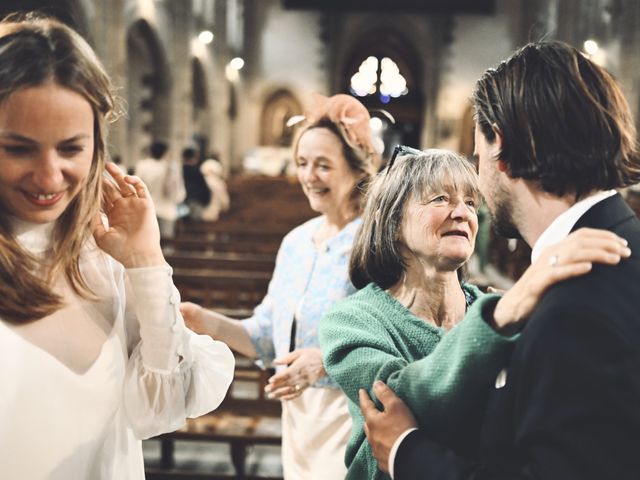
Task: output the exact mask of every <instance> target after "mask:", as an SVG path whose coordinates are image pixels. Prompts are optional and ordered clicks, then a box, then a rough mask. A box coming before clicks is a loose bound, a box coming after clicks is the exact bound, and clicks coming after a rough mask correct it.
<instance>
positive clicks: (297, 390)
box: [293, 383, 302, 393]
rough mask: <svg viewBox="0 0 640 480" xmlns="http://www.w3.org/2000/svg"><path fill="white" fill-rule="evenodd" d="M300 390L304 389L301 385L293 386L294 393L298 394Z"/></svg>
mask: <svg viewBox="0 0 640 480" xmlns="http://www.w3.org/2000/svg"><path fill="white" fill-rule="evenodd" d="M300 390H302V387H301V386H300V384H298V383H296V384H295V385H294V386H293V391H294V392H296V393H298V392H299V391H300Z"/></svg>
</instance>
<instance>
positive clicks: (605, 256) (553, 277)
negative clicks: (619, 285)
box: [493, 228, 631, 330]
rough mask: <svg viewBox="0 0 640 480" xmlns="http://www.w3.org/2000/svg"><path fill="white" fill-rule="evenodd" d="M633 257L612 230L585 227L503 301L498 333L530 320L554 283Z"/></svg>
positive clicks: (551, 250)
mask: <svg viewBox="0 0 640 480" xmlns="http://www.w3.org/2000/svg"><path fill="white" fill-rule="evenodd" d="M630 255H631V250H630V249H629V248H628V247H627V241H626V240H625V239H623V238H621V237H619V236H617V235H616V234H615V233H613V232H610V231H608V230H598V229H593V228H581V229H579V230H576V231H575V232H573V233H571V234H570V235H569V236H568V237H567V238H565V239H564V240H562V241H561V242H560V243H558V244H556V245H552V246H550V247H548V248H547V249H545V250H544V251H543V252H542V254H541V255H540V258H538V259H537V260H536V261H535V263H533V264H531V266H530V267H529V268H527V270H526V271H525V272H524V274H523V275H522V277H520V280H518V281H517V282H516V284H515V285H514V286H513V287H511V289H510V290H509V291H508V292H507V293H505V295H504V296H503V297H502V298H501V299H500V301H499V302H498V304H497V305H496V308H495V310H494V313H493V319H494V322H495V326H496V327H497V329H498V330H500V329H503V328H505V327H511V326H516V325H518V324H519V323H521V322H523V321H524V320H526V318H527V317H528V316H529V314H530V313H531V311H532V310H533V309H534V307H535V306H536V305H537V303H538V301H539V300H540V298H541V297H542V295H543V294H544V292H545V291H546V290H547V289H548V288H549V287H550V286H551V285H553V284H554V283H558V282H561V281H563V280H567V279H569V278H572V277H578V276H580V275H585V274H586V273H588V272H590V271H591V268H592V267H593V264H594V263H601V264H605V265H615V264H617V263H619V262H620V261H621V260H622V259H623V258H627V257H629V256H630Z"/></svg>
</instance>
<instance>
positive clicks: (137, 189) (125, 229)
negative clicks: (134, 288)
mask: <svg viewBox="0 0 640 480" xmlns="http://www.w3.org/2000/svg"><path fill="white" fill-rule="evenodd" d="M106 169H107V171H108V172H109V174H110V175H111V177H112V178H108V177H107V176H105V177H104V178H103V181H102V188H103V209H104V213H105V215H106V217H107V221H108V228H106V227H105V225H104V224H103V222H102V217H101V216H98V217H97V218H95V219H94V221H93V225H92V228H93V236H94V238H95V240H96V243H97V245H98V246H99V247H100V248H101V249H102V250H104V251H105V252H106V253H108V254H109V255H111V256H112V257H113V258H115V259H116V260H117V261H119V262H120V263H122V264H123V265H124V266H125V267H127V268H135V267H149V266H157V265H165V260H164V256H163V255H162V249H161V248H160V230H159V228H158V221H157V220H156V215H155V209H154V207H153V201H152V200H151V196H150V195H149V191H148V190H147V187H146V185H145V184H144V183H143V182H142V180H140V179H139V178H138V177H134V176H130V175H124V174H123V173H122V171H120V169H119V168H118V167H117V166H116V165H115V164H113V163H107V165H106Z"/></svg>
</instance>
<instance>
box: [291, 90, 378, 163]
mask: <svg viewBox="0 0 640 480" xmlns="http://www.w3.org/2000/svg"><path fill="white" fill-rule="evenodd" d="M313 100H314V106H313V108H311V109H310V110H308V111H307V112H305V115H304V116H302V115H296V116H295V117H291V118H290V119H289V121H288V122H287V125H288V126H293V125H296V124H298V123H300V122H302V121H303V120H304V121H306V122H307V123H308V124H314V123H317V122H319V121H321V120H325V119H326V120H329V121H331V122H332V123H335V124H336V125H338V126H339V127H340V128H341V129H342V130H343V132H344V133H345V136H346V137H347V139H348V140H349V142H350V143H351V144H352V146H354V147H355V146H359V147H360V148H363V149H365V150H366V151H374V148H373V140H372V136H371V127H370V125H369V120H370V119H371V116H370V115H369V112H368V111H367V109H366V108H365V106H364V105H362V103H360V102H359V101H358V100H356V99H355V98H353V97H351V96H349V95H345V94H343V93H339V94H337V95H333V96H332V97H325V96H324V95H320V94H318V93H315V94H313Z"/></svg>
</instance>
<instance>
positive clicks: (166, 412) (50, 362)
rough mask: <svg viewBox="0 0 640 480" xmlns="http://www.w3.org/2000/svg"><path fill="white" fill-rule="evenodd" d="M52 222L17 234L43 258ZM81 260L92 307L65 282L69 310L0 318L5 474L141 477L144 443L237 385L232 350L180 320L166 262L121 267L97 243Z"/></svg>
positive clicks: (0, 435)
mask: <svg viewBox="0 0 640 480" xmlns="http://www.w3.org/2000/svg"><path fill="white" fill-rule="evenodd" d="M51 228H52V226H51V225H31V224H25V223H22V222H19V223H18V224H17V225H16V233H17V236H18V239H19V241H20V242H21V243H22V245H24V246H25V247H26V248H28V249H29V250H30V251H32V252H34V253H35V254H38V255H43V256H44V255H46V252H47V249H48V242H49V238H50V233H51ZM80 266H81V270H82V273H83V275H84V278H85V279H86V280H87V282H88V284H89V285H90V287H91V288H92V289H93V291H94V293H96V294H97V295H98V297H99V300H98V301H97V302H92V301H89V300H83V299H80V298H78V296H77V295H75V294H74V293H73V292H72V291H71V289H70V287H69V286H68V285H67V284H66V282H63V281H61V282H60V285H56V289H57V291H59V292H60V293H61V294H62V295H63V297H64V298H65V299H66V301H67V302H66V303H67V305H66V307H64V308H62V309H61V310H59V311H57V312H56V313H54V314H53V315H51V316H49V317H46V318H44V319H41V320H38V321H36V322H33V323H30V324H26V325H20V326H17V325H14V324H10V323H7V322H4V321H0V478H3V479H4V478H6V479H29V480H39V479H48V480H58V479H60V480H63V479H64V480H70V479H74V480H75V479H78V480H81V479H87V480H106V479H109V480H113V479H118V480H128V479H143V478H144V468H143V462H142V447H141V442H140V440H141V439H144V438H148V437H151V436H155V435H158V434H161V433H164V432H169V431H173V430H176V429H178V428H180V427H181V426H182V425H183V424H184V421H185V418H186V417H188V416H189V417H193V416H198V415H202V414H204V413H206V412H209V411H211V410H213V409H215V408H216V407H217V406H218V405H219V404H220V402H221V401H222V399H223V398H224V396H225V394H226V392H227V389H228V387H229V384H230V383H231V380H232V377H233V368H234V359H233V355H232V354H231V351H230V350H229V348H228V347H227V346H226V345H225V344H223V343H221V342H216V341H213V340H212V339H211V338H209V337H207V336H200V335H196V334H194V333H193V332H191V331H190V330H188V329H187V328H186V327H185V325H184V320H183V319H182V317H181V315H180V313H179V310H178V305H179V303H180V297H179V294H178V291H177V290H176V288H175V287H174V285H173V282H172V279H171V268H170V267H169V266H163V267H151V268H136V269H128V270H125V269H124V267H123V266H122V265H120V264H119V263H117V262H116V261H115V260H113V259H112V258H111V257H110V256H108V255H106V254H105V253H104V252H102V251H101V250H99V249H98V248H97V247H96V246H95V244H94V243H93V242H88V245H87V247H86V248H85V251H84V253H83V256H82V258H81V264H80Z"/></svg>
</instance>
